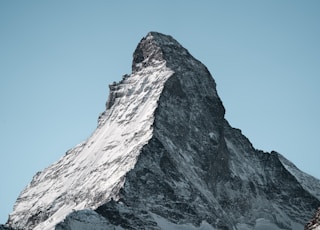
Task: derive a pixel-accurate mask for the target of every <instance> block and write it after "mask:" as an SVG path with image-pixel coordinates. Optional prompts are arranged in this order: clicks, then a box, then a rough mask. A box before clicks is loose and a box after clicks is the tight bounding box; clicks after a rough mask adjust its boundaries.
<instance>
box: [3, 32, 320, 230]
mask: <svg viewBox="0 0 320 230" xmlns="http://www.w3.org/2000/svg"><path fill="white" fill-rule="evenodd" d="M224 114H225V109H224V106H223V104H222V102H221V100H220V98H219V96H218V94H217V91H216V84H215V81H214V79H213V78H212V76H211V74H210V72H209V71H208V69H207V68H206V67H205V66H204V65H203V64H202V63H201V62H200V61H198V60H197V59H195V58H194V57H192V55H191V54H190V53H189V52H188V51H187V50H186V49H185V48H183V47H182V46H181V45H180V44H179V43H178V42H177V41H176V40H175V39H173V38H172V37H171V36H167V35H163V34H161V33H157V32H150V33H148V34H147V35H146V37H144V38H143V39H142V40H141V41H140V43H139V44H138V46H137V48H136V50H135V52H134V55H133V64H132V73H131V74H130V76H129V75H125V77H124V78H123V79H122V80H121V81H120V82H119V83H114V84H112V85H110V95H109V100H108V103H107V107H106V110H105V111H104V113H103V114H101V116H100V117H99V126H98V127H97V129H96V130H95V131H94V133H93V134H92V135H91V136H90V137H89V138H88V139H87V140H86V141H85V142H83V143H82V144H79V145H78V146H76V147H75V148H73V149H71V150H69V151H68V152H67V153H66V154H65V155H64V156H63V157H62V158H61V159H60V160H59V161H58V162H56V163H54V164H52V165H51V166H49V167H48V168H46V169H44V170H43V171H42V172H39V173H37V174H36V175H35V176H34V178H33V180H32V182H31V183H30V184H29V185H28V186H27V187H26V188H25V189H24V190H23V191H22V192H21V194H20V196H19V198H18V199H17V202H16V204H15V206H14V211H13V212H12V213H11V215H10V217H9V220H8V222H7V225H8V226H10V227H13V228H15V229H26V230H29V229H33V230H52V229H55V230H74V229H77V230H78V229H100V230H105V229H157V230H162V229H204V228H205V229H210V230H212V229H214V230H216V229H228V230H229V229H242V230H252V229H272V230H280V229H293V230H297V229H302V226H303V225H304V223H306V221H307V220H308V218H309V216H310V215H311V213H312V212H313V211H314V209H315V208H316V207H318V206H320V194H319V192H318V191H319V189H318V188H319V187H320V182H319V181H318V180H316V179H314V178H311V176H309V175H307V174H305V173H303V172H301V171H299V170H298V169H297V168H296V167H295V166H294V165H293V164H292V163H291V162H289V161H287V160H286V159H284V158H283V157H280V155H279V154H277V153H275V152H273V153H265V152H263V151H259V150H256V149H254V148H253V146H252V145H251V143H250V141H249V140H248V139H247V138H246V137H245V136H243V135H242V133H241V132H240V130H238V129H234V128H232V127H231V126H230V125H229V123H228V122H227V121H226V120H225V118H224ZM0 229H1V226H0Z"/></svg>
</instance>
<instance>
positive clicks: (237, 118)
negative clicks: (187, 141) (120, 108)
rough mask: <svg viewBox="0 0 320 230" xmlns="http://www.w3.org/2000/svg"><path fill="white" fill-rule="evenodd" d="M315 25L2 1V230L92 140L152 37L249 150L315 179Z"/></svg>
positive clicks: (301, 17) (248, 8) (221, 14)
mask: <svg viewBox="0 0 320 230" xmlns="http://www.w3.org/2000/svg"><path fill="white" fill-rule="evenodd" d="M111 2H116V3H111ZM319 22H320V1H318V0H308V1H303V0H301V1H295V0H290V1H289V0H282V1H278V0H268V1H254V0H251V1H247V0H243V1H236V0H234V1H232V0H227V1H214V0H208V1H178V0H177V1H172V0H170V1H169V0H162V1H150V0H149V1H96V0H94V1H79V0H77V1H72V0H68V1H62V0H57V1H42V0H41V1H40V0H39V1H34V0H30V1H10V0H1V1H0V109H1V113H0V146H1V149H0V154H1V158H0V162H1V167H0V184H1V190H0V223H4V222H5V221H6V220H7V217H8V214H9V212H11V211H12V208H13V205H14V202H15V200H16V198H17V196H18V195H19V193H20V191H22V189H23V188H24V187H25V186H26V185H27V184H28V183H29V182H30V181H31V179H32V177H33V175H34V174H35V173H36V172H37V171H40V170H42V169H44V168H45V167H47V166H49V165H50V164H51V163H53V162H55V161H57V160H58V159H59V158H60V157H62V156H63V155H64V153H65V152H66V151H67V150H68V149H70V148H72V147H73V146H75V145H76V144H78V143H80V142H81V141H83V140H85V139H86V138H87V137H89V135H90V134H91V133H92V132H93V130H94V129H95V127H96V125H97V118H98V116H99V113H100V112H102V111H103V110H104V109H105V102H106V100H107V96H108V84H110V83H112V82H113V81H119V80H120V79H121V77H122V75H123V74H125V73H130V72H131V61H132V53H133V51H134V49H135V47H136V45H137V44H138V42H139V41H140V39H141V38H142V37H143V36H145V35H146V34H147V33H148V32H149V31H158V32H162V33H165V34H170V35H172V36H173V37H174V38H176V39H177V40H178V41H179V42H180V43H181V44H182V45H183V46H184V47H186V48H187V49H188V50H189V51H190V53H191V54H193V55H194V56H195V57H196V58H197V59H199V60H200V61H201V62H203V63H204V64H205V65H206V66H207V67H208V69H209V70H210V72H211V74H212V75H213V77H214V79H215V80H216V83H217V89H218V93H219V95H220V97H221V99H222V101H223V103H224V106H225V108H226V118H227V120H228V121H229V122H230V124H231V125H232V126H233V127H236V128H240V129H241V130H242V132H243V134H245V135H246V136H247V137H248V138H249V139H250V140H251V142H252V143H253V145H254V146H255V147H256V148H258V149H262V150H264V151H271V150H276V151H278V152H280V153H281V154H283V155H284V156H285V157H287V158H288V159H289V160H291V161H292V162H293V163H295V164H296V165H297V166H298V167H299V168H300V169H302V170H303V171H305V172H307V173H309V174H311V175H313V176H315V177H317V178H320V170H319V162H320V152H319V148H318V144H319V143H320V135H319V130H320V105H319V99H320V90H319V86H320V42H319V41H320V24H319Z"/></svg>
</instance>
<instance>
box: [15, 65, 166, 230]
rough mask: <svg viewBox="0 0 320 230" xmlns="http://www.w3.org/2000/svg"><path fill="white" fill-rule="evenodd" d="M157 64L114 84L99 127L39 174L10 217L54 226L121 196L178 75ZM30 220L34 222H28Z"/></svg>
mask: <svg viewBox="0 0 320 230" xmlns="http://www.w3.org/2000/svg"><path fill="white" fill-rule="evenodd" d="M154 64H155V65H154V66H153V67H147V68H143V69H142V70H141V71H138V72H135V73H134V74H132V75H130V76H129V77H128V76H127V77H124V79H123V80H122V81H121V82H120V83H115V84H113V85H111V86H110V88H111V92H110V97H113V100H114V101H113V102H112V103H113V104H112V105H111V107H110V108H109V109H108V110H106V112H105V113H104V114H102V115H101V117H100V120H99V126H98V128H97V130H96V131H95V132H94V133H93V134H92V136H91V137H90V138H89V139H88V140H87V141H85V142H84V143H82V144H80V145H78V146H76V147H75V148H73V149H71V150H69V151H68V152H67V153H66V155H65V156H63V157H62V158H61V159H60V160H59V161H58V162H57V163H55V164H53V165H52V166H50V167H48V168H47V169H45V170H44V171H43V172H41V173H38V174H36V175H35V177H34V178H33V180H32V182H31V183H30V184H29V185H28V187H27V188H26V189H25V190H24V191H23V192H22V193H21V195H20V197H19V199H18V200H17V202H16V205H15V207H14V211H13V213H12V214H11V215H10V221H11V224H12V226H14V227H16V228H22V229H26V228H28V229H35V230H38V229H39V230H45V229H53V228H54V226H55V225H56V224H57V223H58V222H60V221H62V220H63V219H64V218H65V217H66V215H67V214H69V213H70V212H72V211H73V210H81V209H85V208H89V209H95V208H97V207H98V206H99V205H101V204H103V203H105V202H106V201H108V200H110V199H114V200H117V196H116V194H117V191H118V190H119V189H120V188H121V186H122V185H123V183H124V181H125V175H126V173H127V172H128V171H129V170H130V169H132V168H133V167H134V165H135V162H136V158H137V156H138V155H139V151H140V150H141V148H142V147H143V146H144V145H145V144H146V143H147V142H148V140H149V139H150V138H151V135H152V130H153V128H152V124H153V120H154V117H153V116H154V111H155V109H156V108H157V101H158V99H159V96H160V93H161V91H162V88H163V86H164V82H165V81H166V80H167V79H168V78H169V77H170V76H171V74H172V71H171V70H170V69H168V68H167V67H166V65H165V61H163V62H157V63H154ZM111 94H113V95H111ZM109 100H110V98H109ZM26 215H27V216H26ZM30 219H34V223H35V225H34V226H33V225H32V226H28V224H27V221H28V220H30ZM38 222H40V224H38V225H37V223H38Z"/></svg>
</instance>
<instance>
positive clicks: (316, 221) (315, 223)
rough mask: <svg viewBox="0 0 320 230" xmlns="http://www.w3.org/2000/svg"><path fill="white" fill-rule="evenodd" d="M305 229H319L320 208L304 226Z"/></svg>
mask: <svg viewBox="0 0 320 230" xmlns="http://www.w3.org/2000/svg"><path fill="white" fill-rule="evenodd" d="M304 229H305V230H320V208H318V210H317V211H316V213H315V214H314V216H313V218H312V219H311V221H310V222H309V223H308V224H306V226H305V227H304Z"/></svg>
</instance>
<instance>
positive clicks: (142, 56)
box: [132, 32, 191, 72]
mask: <svg viewBox="0 0 320 230" xmlns="http://www.w3.org/2000/svg"><path fill="white" fill-rule="evenodd" d="M187 55H188V56H190V57H191V55H190V54H189V52H188V50H186V49H185V48H184V47H183V46H182V45H181V44H180V43H179V42H177V41H176V40H175V39H174V38H173V37H171V36H170V35H165V34H162V33H158V32H149V33H148V34H147V35H146V36H145V37H144V38H142V39H141V41H140V42H139V44H138V46H137V48H136V49H135V51H134V53H133V62H132V72H137V71H139V70H141V69H143V68H145V67H147V66H156V65H158V64H159V63H162V62H164V61H165V62H167V66H168V67H172V66H173V64H174V62H173V61H174V59H176V57H181V56H187ZM178 59H179V60H182V58H178ZM176 61H177V60H176Z"/></svg>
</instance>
